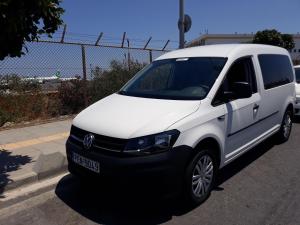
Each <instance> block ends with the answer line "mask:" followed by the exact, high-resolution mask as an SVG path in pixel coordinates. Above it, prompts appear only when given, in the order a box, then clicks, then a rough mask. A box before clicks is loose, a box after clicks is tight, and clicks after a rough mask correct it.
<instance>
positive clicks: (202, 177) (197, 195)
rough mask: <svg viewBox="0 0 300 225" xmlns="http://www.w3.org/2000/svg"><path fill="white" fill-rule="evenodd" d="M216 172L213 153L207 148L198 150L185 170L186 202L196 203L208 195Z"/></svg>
mask: <svg viewBox="0 0 300 225" xmlns="http://www.w3.org/2000/svg"><path fill="white" fill-rule="evenodd" d="M216 172H217V163H216V157H215V156H214V154H212V152H211V151H209V150H202V151H200V152H199V153H198V154H197V155H196V156H195V157H194V159H193V160H192V162H191V163H190V164H189V166H188V168H187V170H186V175H185V189H184V195H185V199H186V200H187V201H188V203H191V204H192V205H198V204H200V203H202V202H203V201H204V200H205V199H206V198H207V197H208V196H209V194H210V192H211V190H212V188H213V185H214V182H215V177H216Z"/></svg>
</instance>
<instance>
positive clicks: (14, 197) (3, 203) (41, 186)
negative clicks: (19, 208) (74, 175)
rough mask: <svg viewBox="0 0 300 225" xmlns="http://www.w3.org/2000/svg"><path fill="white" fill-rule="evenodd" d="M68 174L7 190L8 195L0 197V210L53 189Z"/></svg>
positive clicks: (60, 174)
mask: <svg viewBox="0 0 300 225" xmlns="http://www.w3.org/2000/svg"><path fill="white" fill-rule="evenodd" d="M66 176H68V173H59V174H56V175H55V176H54V177H52V178H48V179H44V180H41V181H37V182H33V183H31V185H30V184H28V185H26V186H22V187H19V188H16V189H12V190H10V191H8V192H6V194H5V195H6V196H5V197H4V198H2V199H1V198H0V210H3V209H5V208H8V207H10V206H12V205H15V204H17V203H19V202H21V201H24V200H27V199H29V198H33V197H35V196H38V195H40V194H42V193H45V192H47V191H50V190H52V189H53V188H55V187H56V185H57V183H58V182H59V181H60V180H61V179H63V178H64V177H66ZM0 212H1V211H0Z"/></svg>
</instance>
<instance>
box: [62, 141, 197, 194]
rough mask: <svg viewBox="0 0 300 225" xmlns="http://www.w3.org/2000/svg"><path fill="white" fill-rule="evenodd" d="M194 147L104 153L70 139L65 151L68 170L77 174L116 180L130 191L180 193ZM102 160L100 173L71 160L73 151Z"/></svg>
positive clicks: (100, 179)
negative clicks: (145, 152)
mask: <svg viewBox="0 0 300 225" xmlns="http://www.w3.org/2000/svg"><path fill="white" fill-rule="evenodd" d="M192 151H193V149H192V148H191V147H188V146H178V147H174V148H172V149H171V150H169V151H167V152H163V153H158V154H153V155H148V156H128V155H122V154H121V153H119V154H117V155H116V154H103V153H99V152H94V151H87V150H84V149H83V148H82V147H80V146H78V145H76V144H74V143H72V142H71V141H70V140H67V143H66V152H67V159H68V168H69V171H70V172H71V173H72V174H74V175H77V176H80V177H84V178H89V180H93V181H94V180H97V181H99V182H100V183H103V184H112V186H114V184H115V183H118V184H120V185H122V187H128V188H129V189H130V190H144V189H145V188H149V190H150V191H151V192H155V193H159V194H162V195H164V196H169V195H170V196H173V195H176V194H178V193H179V192H180V191H181V188H182V181H183V178H184V173H185V168H186V166H187V164H188V162H189V161H190V159H191V156H192ZM73 152H75V153H77V154H79V155H81V156H83V157H86V158H88V159H91V160H94V161H97V162H99V163H100V173H99V174H98V173H95V172H93V171H90V170H88V169H86V168H84V167H82V166H80V165H78V164H76V163H74V162H73V161H72V153H73Z"/></svg>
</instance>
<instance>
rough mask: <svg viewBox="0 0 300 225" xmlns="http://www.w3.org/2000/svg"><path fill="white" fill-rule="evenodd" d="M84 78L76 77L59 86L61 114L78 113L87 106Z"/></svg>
mask: <svg viewBox="0 0 300 225" xmlns="http://www.w3.org/2000/svg"><path fill="white" fill-rule="evenodd" d="M84 88H85V84H84V80H81V79H79V78H78V79H76V80H71V81H69V82H63V83H62V84H61V86H60V87H59V88H58V98H59V101H60V106H61V109H60V110H59V111H60V113H59V114H61V115H66V114H74V113H78V112H79V111H80V110H81V109H83V108H84V106H85V100H84Z"/></svg>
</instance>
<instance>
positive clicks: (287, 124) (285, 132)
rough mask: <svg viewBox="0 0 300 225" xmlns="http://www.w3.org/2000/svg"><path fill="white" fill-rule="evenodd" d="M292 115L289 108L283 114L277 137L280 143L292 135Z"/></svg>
mask: <svg viewBox="0 0 300 225" xmlns="http://www.w3.org/2000/svg"><path fill="white" fill-rule="evenodd" d="M292 116H293V113H292V111H291V110H289V109H287V110H286V112H285V114H284V116H283V119H282V123H281V127H280V130H279V131H278V133H277V138H278V141H279V142H280V143H284V142H286V141H287V140H288V139H289V137H290V134H291V131H292V125H293V122H292Z"/></svg>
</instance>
